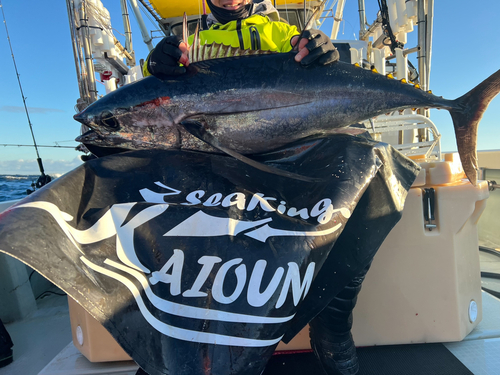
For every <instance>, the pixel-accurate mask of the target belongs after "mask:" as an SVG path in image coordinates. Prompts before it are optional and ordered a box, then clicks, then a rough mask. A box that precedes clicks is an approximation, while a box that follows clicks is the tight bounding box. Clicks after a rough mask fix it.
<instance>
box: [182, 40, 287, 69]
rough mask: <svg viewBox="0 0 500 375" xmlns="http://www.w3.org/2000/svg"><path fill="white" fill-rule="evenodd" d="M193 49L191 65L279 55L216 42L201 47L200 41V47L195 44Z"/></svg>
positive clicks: (190, 58)
mask: <svg viewBox="0 0 500 375" xmlns="http://www.w3.org/2000/svg"><path fill="white" fill-rule="evenodd" d="M195 39H196V36H195ZM191 48H192V49H193V51H192V52H191V50H190V52H189V62H190V63H191V64H193V63H197V62H202V61H207V60H216V59H224V58H228V57H239V56H252V55H269V54H272V53H278V52H275V51H261V50H250V49H241V48H239V47H232V46H227V45H225V44H221V43H215V42H214V43H212V44H204V45H200V44H199V39H198V45H196V44H195V43H193V46H192V47H191Z"/></svg>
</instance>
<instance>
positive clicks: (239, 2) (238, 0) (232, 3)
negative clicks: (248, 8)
mask: <svg viewBox="0 0 500 375" xmlns="http://www.w3.org/2000/svg"><path fill="white" fill-rule="evenodd" d="M248 3H250V0H212V4H213V5H215V6H216V7H219V8H224V9H227V10H238V9H240V8H241V7H242V6H245V5H246V4H248Z"/></svg>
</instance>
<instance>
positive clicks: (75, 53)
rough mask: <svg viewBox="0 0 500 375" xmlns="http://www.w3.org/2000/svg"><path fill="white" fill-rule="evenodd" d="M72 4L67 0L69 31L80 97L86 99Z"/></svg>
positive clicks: (70, 0)
mask: <svg viewBox="0 0 500 375" xmlns="http://www.w3.org/2000/svg"><path fill="white" fill-rule="evenodd" d="M72 4H73V2H72V0H66V7H67V9H68V21H69V31H70V33H71V41H72V45H73V58H74V60H75V69H76V78H77V80H78V90H79V91H80V98H82V99H84V98H85V97H86V92H85V90H84V88H83V86H82V80H81V77H82V73H81V71H80V66H79V63H78V47H77V45H76V36H75V13H74V10H73V5H72Z"/></svg>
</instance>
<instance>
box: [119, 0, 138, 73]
mask: <svg viewBox="0 0 500 375" xmlns="http://www.w3.org/2000/svg"><path fill="white" fill-rule="evenodd" d="M120 5H121V8H122V19H123V29H124V30H125V50H126V51H127V52H129V53H130V55H131V56H130V57H131V59H129V58H127V65H128V66H130V67H133V66H135V53H134V47H133V46H132V29H131V28H130V19H129V16H128V7H127V0H120Z"/></svg>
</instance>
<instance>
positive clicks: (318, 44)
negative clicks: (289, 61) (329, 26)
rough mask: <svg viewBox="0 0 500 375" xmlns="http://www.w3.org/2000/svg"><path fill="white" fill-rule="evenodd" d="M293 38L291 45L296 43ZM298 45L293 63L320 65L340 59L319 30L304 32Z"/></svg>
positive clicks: (325, 36) (330, 43) (329, 41)
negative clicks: (315, 63)
mask: <svg viewBox="0 0 500 375" xmlns="http://www.w3.org/2000/svg"><path fill="white" fill-rule="evenodd" d="M297 39H298V38H295V40H294V41H292V45H295V44H296V43H297ZM298 43H299V48H298V50H299V52H298V53H297V55H296V56H295V61H297V62H300V63H301V64H302V65H305V66H307V65H311V64H312V63H314V62H317V63H318V64H320V65H327V64H331V63H333V62H335V61H338V59H339V58H340V55H339V51H337V49H336V48H335V46H334V45H333V43H332V41H331V40H330V38H329V37H328V36H327V35H326V34H325V33H323V32H322V31H320V30H315V29H310V30H305V31H304V33H303V34H302V38H301V39H300V41H299V42H298Z"/></svg>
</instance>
